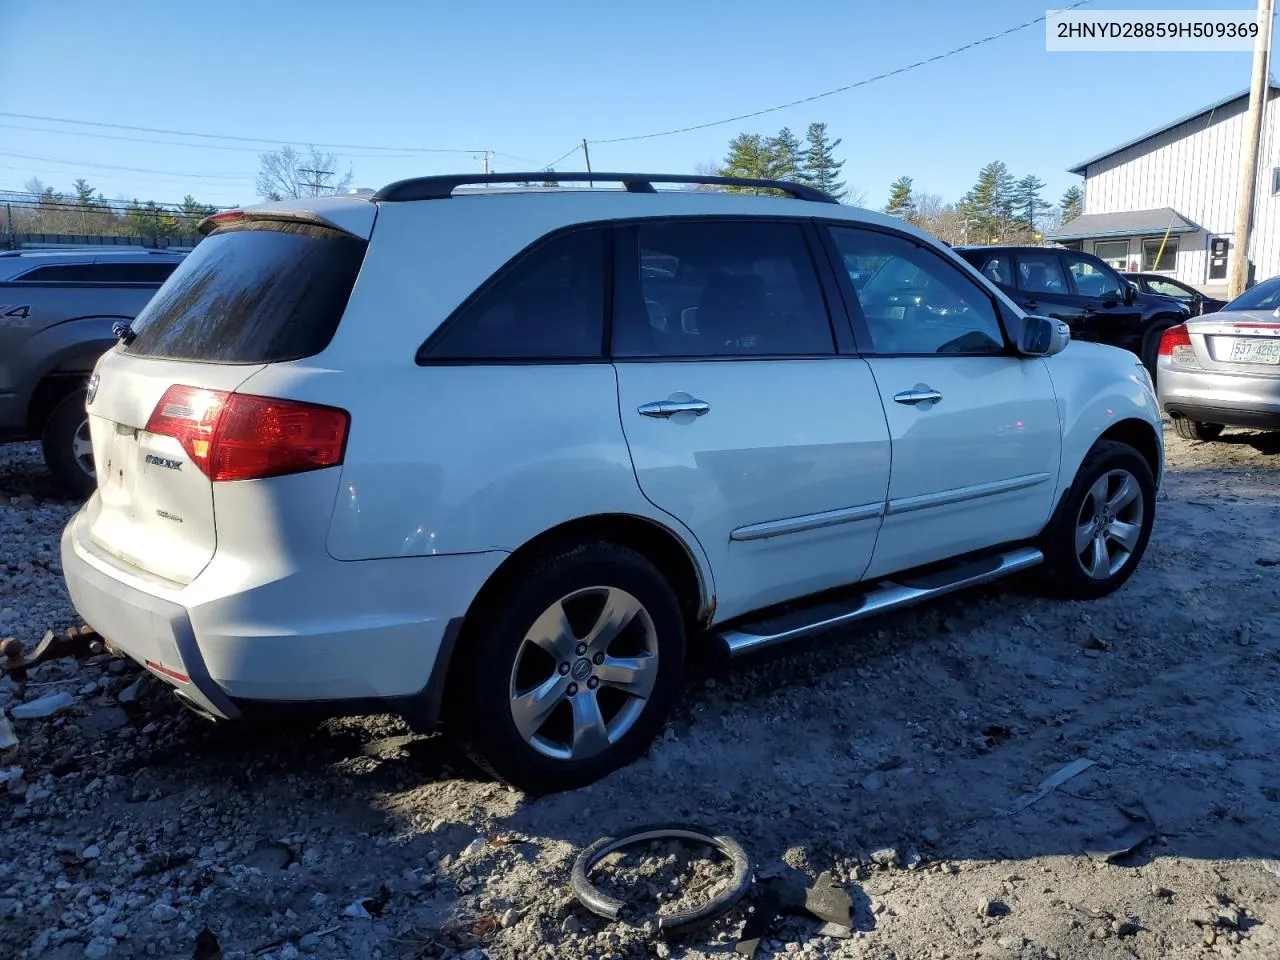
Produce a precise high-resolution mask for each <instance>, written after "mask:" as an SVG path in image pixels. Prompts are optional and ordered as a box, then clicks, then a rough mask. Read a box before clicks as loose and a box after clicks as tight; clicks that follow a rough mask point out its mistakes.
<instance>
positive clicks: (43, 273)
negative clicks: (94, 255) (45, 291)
mask: <svg viewBox="0 0 1280 960" xmlns="http://www.w3.org/2000/svg"><path fill="white" fill-rule="evenodd" d="M17 279H19V280H21V281H22V282H23V283H88V282H89V281H91V280H93V279H95V277H94V275H93V264H92V263H65V264H58V265H55V266H48V267H36V268H35V269H34V270H28V271H27V272H26V273H24V274H22V276H20V277H18V278H17Z"/></svg>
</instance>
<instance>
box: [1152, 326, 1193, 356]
mask: <svg viewBox="0 0 1280 960" xmlns="http://www.w3.org/2000/svg"><path fill="white" fill-rule="evenodd" d="M1189 346H1191V334H1190V333H1188V332H1187V327H1186V324H1183V323H1180V324H1178V325H1177V326H1176V327H1170V328H1169V329H1168V330H1166V331H1165V332H1164V336H1163V337H1161V338H1160V356H1162V357H1171V356H1173V349H1174V347H1189Z"/></svg>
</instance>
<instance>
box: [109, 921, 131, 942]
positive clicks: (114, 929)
mask: <svg viewBox="0 0 1280 960" xmlns="http://www.w3.org/2000/svg"><path fill="white" fill-rule="evenodd" d="M111 935H112V936H113V937H115V938H116V939H117V940H123V939H124V938H125V937H127V936H128V935H129V928H128V927H127V926H126V925H125V924H123V923H113V924H112V925H111Z"/></svg>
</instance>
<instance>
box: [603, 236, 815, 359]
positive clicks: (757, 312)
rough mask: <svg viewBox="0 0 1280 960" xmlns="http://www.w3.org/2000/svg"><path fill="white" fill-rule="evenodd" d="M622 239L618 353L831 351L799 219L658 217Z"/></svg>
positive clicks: (618, 245) (616, 319) (618, 257)
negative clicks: (678, 219)
mask: <svg viewBox="0 0 1280 960" xmlns="http://www.w3.org/2000/svg"><path fill="white" fill-rule="evenodd" d="M615 244H616V245H615V248H614V259H615V263H616V265H617V273H616V277H615V280H614V296H615V299H614V317H613V353H614V356H618V357H707V356H730V357H733V356H743V357H749V356H813V355H827V354H831V353H833V352H834V345H833V343H832V339H831V325H830V322H829V320H828V318H827V308H826V304H825V302H824V301H823V298H822V289H821V287H820V286H819V284H818V277H817V274H816V273H815V271H814V266H813V260H812V258H811V256H810V254H809V247H808V244H807V243H805V238H804V231H803V229H802V228H801V227H800V226H799V225H798V224H792V223H767V222H760V223H753V222H750V221H736V222H709V221H656V222H652V223H644V224H641V225H639V226H635V227H627V228H623V229H620V230H619V231H618V234H617V239H616V241H615Z"/></svg>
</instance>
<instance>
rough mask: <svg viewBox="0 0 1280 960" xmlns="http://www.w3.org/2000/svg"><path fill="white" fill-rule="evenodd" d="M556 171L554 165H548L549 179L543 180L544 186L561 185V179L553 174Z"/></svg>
mask: <svg viewBox="0 0 1280 960" xmlns="http://www.w3.org/2000/svg"><path fill="white" fill-rule="evenodd" d="M555 172H556V171H555V168H554V167H547V179H545V180H543V181H542V185H543V186H544V187H558V186H560V181H559V180H556V179H554V177H553V176H552V174H554V173H555Z"/></svg>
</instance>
